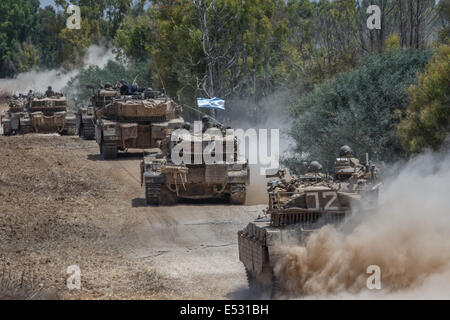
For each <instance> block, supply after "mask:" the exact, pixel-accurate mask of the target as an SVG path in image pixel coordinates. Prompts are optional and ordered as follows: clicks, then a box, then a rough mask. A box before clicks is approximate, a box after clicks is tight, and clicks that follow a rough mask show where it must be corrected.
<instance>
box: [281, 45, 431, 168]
mask: <svg viewBox="0 0 450 320" xmlns="http://www.w3.org/2000/svg"><path fill="white" fill-rule="evenodd" d="M431 55H432V52H430V51H429V50H414V51H410V50H408V51H401V50H393V51H391V52H388V53H385V54H382V55H376V56H370V57H368V58H367V59H366V60H365V61H364V62H363V63H362V64H361V66H360V67H359V68H357V69H354V70H353V71H350V72H346V73H342V74H340V75H338V76H336V77H335V78H333V79H331V80H330V81H327V82H325V83H324V84H322V85H320V86H317V87H316V88H315V89H314V90H313V92H311V93H310V94H308V95H306V96H304V97H302V98H300V99H298V101H297V102H296V103H295V104H294V105H293V106H291V115H292V117H293V118H294V119H295V120H294V124H293V126H292V129H291V131H290V135H291V136H292V138H293V139H294V140H295V142H296V148H295V152H296V154H297V155H298V156H297V158H296V159H294V160H295V161H293V159H291V160H290V161H289V163H290V164H291V167H292V166H295V164H296V163H299V162H301V160H305V159H306V160H308V161H310V160H318V161H320V162H322V164H323V165H324V167H325V168H327V169H329V170H331V169H332V167H333V164H334V159H335V158H336V154H337V152H338V150H339V147H340V146H342V145H344V144H348V145H350V146H351V147H352V148H353V150H354V151H355V153H356V155H357V156H358V157H360V158H363V156H364V153H365V152H369V154H370V156H371V158H372V159H374V160H376V161H387V162H389V161H394V160H397V159H398V158H400V157H402V156H404V151H403V149H402V146H401V144H400V140H399V138H398V136H397V131H396V127H397V125H398V123H399V121H400V115H401V113H402V112H404V111H405V110H406V107H407V106H408V104H409V96H408V91H407V88H408V87H409V86H410V85H412V84H415V83H416V82H417V73H419V72H422V71H423V69H424V67H425V65H426V63H427V61H428V60H429V59H430V57H431Z"/></svg>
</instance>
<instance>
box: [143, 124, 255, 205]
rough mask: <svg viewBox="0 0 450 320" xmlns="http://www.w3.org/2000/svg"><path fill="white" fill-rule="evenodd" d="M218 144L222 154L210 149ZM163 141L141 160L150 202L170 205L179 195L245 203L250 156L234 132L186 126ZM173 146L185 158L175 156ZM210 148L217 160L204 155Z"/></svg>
mask: <svg viewBox="0 0 450 320" xmlns="http://www.w3.org/2000/svg"><path fill="white" fill-rule="evenodd" d="M218 144H222V152H221V153H222V155H218V154H217V155H216V154H215V150H212V149H210V148H215V146H217V145H218ZM161 145H162V147H161V149H155V150H154V151H153V152H152V153H150V154H149V155H148V156H147V157H145V158H144V160H143V161H142V163H141V184H145V197H146V200H147V204H149V205H171V204H174V203H176V202H177V201H178V199H180V198H184V199H208V198H216V199H218V198H226V199H228V200H229V201H230V203H232V204H244V203H245V199H246V185H247V184H248V182H249V167H248V162H247V160H246V159H244V158H242V157H241V156H239V155H238V143H237V139H236V137H235V136H234V135H231V134H227V132H226V130H219V129H218V131H216V134H214V133H213V134H211V133H208V131H207V132H204V133H201V132H199V133H195V132H192V131H188V130H185V131H184V133H183V134H178V135H177V136H176V138H175V139H174V138H173V137H166V139H165V140H163V141H162V142H161ZM196 145H197V146H199V147H196ZM173 150H177V151H176V153H175V154H176V155H179V154H177V153H178V152H180V154H182V158H183V159H185V160H186V161H182V162H181V163H180V161H179V159H177V160H175V159H174V158H173V156H174V154H172V151H173ZM208 150H209V151H211V152H209V153H208V154H210V155H211V156H214V157H216V156H217V157H216V159H215V160H212V158H210V159H209V160H208V159H206V158H205V151H208ZM205 160H206V161H205Z"/></svg>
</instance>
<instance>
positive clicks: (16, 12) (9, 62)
mask: <svg viewBox="0 0 450 320" xmlns="http://www.w3.org/2000/svg"><path fill="white" fill-rule="evenodd" d="M38 10H39V1H38V0H2V1H1V2H0V77H4V76H13V75H14V74H15V73H16V72H17V71H18V70H17V66H16V65H15V64H14V59H13V57H14V54H15V53H16V52H15V50H17V49H18V48H19V47H20V45H21V44H22V43H25V42H26V41H28V40H32V38H33V35H34V30H35V27H36V23H37V12H38Z"/></svg>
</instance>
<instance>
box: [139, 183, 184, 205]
mask: <svg viewBox="0 0 450 320" xmlns="http://www.w3.org/2000/svg"><path fill="white" fill-rule="evenodd" d="M145 199H146V201H147V204H148V205H151V206H159V205H166V206H170V205H174V204H175V203H176V202H177V200H178V199H177V197H176V195H175V194H174V193H173V192H170V191H169V190H168V189H167V187H166V186H165V185H163V184H159V183H146V184H145Z"/></svg>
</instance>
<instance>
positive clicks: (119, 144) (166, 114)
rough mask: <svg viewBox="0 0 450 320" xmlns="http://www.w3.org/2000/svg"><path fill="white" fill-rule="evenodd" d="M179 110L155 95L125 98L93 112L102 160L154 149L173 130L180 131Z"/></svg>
mask: <svg viewBox="0 0 450 320" xmlns="http://www.w3.org/2000/svg"><path fill="white" fill-rule="evenodd" d="M181 111H182V108H181V107H180V106H178V104H176V103H175V101H173V100H172V99H170V98H168V97H167V96H165V95H164V94H162V93H160V92H157V91H150V90H146V91H144V92H142V93H140V94H136V95H125V96H120V97H118V98H115V99H113V101H112V102H111V103H109V104H108V105H106V106H105V107H102V108H101V109H99V110H97V111H96V119H97V121H96V125H95V139H96V141H97V143H98V145H99V146H100V154H101V155H102V157H103V159H114V158H116V157H117V152H118V151H126V150H127V149H129V148H139V149H149V148H154V147H156V146H157V145H156V142H157V141H158V140H161V139H162V138H163V137H164V136H165V135H166V134H167V133H168V132H167V131H168V130H170V129H172V128H174V127H177V126H178V127H181V126H182V125H183V123H184V120H183V118H181V117H179V115H180V114H181Z"/></svg>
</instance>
